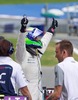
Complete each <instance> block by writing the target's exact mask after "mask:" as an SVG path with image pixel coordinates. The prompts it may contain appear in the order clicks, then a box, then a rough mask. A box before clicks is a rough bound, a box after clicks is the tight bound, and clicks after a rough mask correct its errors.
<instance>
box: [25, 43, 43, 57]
mask: <svg viewBox="0 0 78 100" xmlns="http://www.w3.org/2000/svg"><path fill="white" fill-rule="evenodd" d="M26 50H27V51H28V52H29V53H30V54H31V55H32V56H37V55H38V54H39V53H40V54H42V52H40V50H38V48H35V47H33V48H32V47H30V46H28V45H26Z"/></svg>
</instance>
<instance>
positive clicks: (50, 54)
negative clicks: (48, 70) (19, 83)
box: [5, 37, 78, 66]
mask: <svg viewBox="0 0 78 100" xmlns="http://www.w3.org/2000/svg"><path fill="white" fill-rule="evenodd" d="M5 38H6V37H5ZM6 39H8V40H10V41H11V42H12V43H13V45H14V48H16V42H17V38H6ZM73 56H74V58H75V59H76V60H77V61H78V55H76V54H74V55H73ZM12 58H13V59H14V60H15V54H13V55H12ZM57 63H58V62H57V59H56V58H55V42H53V41H51V42H50V43H49V45H48V48H47V50H46V51H45V53H44V55H43V56H42V58H41V64H42V66H54V65H56V64H57Z"/></svg>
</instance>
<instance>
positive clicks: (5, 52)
mask: <svg viewBox="0 0 78 100" xmlns="http://www.w3.org/2000/svg"><path fill="white" fill-rule="evenodd" d="M13 52H14V48H13V44H12V43H11V42H10V41H8V40H6V39H3V40H1V41H0V56H9V55H11V54H12V53H13Z"/></svg>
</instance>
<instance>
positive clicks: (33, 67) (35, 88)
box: [16, 32, 52, 100]
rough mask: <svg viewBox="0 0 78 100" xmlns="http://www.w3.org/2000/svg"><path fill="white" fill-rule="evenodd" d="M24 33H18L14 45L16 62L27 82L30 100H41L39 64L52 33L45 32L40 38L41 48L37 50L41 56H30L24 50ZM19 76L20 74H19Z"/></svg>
mask: <svg viewBox="0 0 78 100" xmlns="http://www.w3.org/2000/svg"><path fill="white" fill-rule="evenodd" d="M25 36H26V34H25V33H20V34H19V37H18V40H17V45H16V61H17V62H18V63H19V64H21V66H22V68H23V71H24V72H25V75H26V79H27V80H28V82H29V84H28V88H29V91H30V93H31V96H32V100H43V93H42V86H41V77H42V73H41V72H42V71H41V62H40V58H41V56H42V54H43V53H44V52H45V50H46V48H47V46H48V44H49V42H50V40H51V38H52V33H49V32H46V33H45V35H44V36H43V37H42V38H41V41H42V44H43V47H42V48H41V49H39V51H40V52H42V54H40V53H39V54H38V55H37V56H32V55H31V54H30V53H29V52H27V50H26V46H25V41H24V40H25ZM19 74H20V73H19Z"/></svg>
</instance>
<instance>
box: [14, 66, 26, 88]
mask: <svg viewBox="0 0 78 100" xmlns="http://www.w3.org/2000/svg"><path fill="white" fill-rule="evenodd" d="M15 79H16V83H17V86H18V88H22V87H24V86H27V85H28V81H27V80H26V77H25V75H24V72H23V70H22V68H21V66H20V65H19V68H18V69H17V73H16V78H15Z"/></svg>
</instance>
